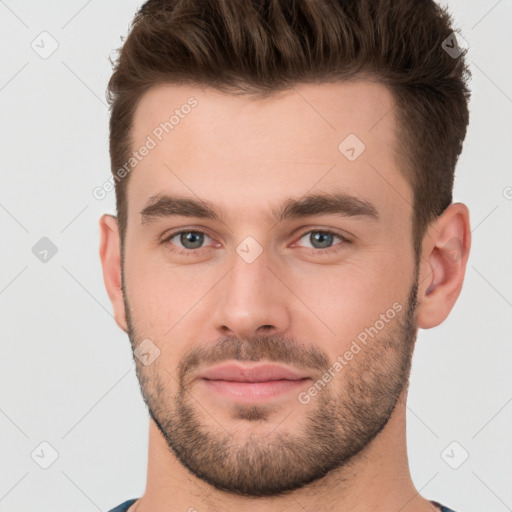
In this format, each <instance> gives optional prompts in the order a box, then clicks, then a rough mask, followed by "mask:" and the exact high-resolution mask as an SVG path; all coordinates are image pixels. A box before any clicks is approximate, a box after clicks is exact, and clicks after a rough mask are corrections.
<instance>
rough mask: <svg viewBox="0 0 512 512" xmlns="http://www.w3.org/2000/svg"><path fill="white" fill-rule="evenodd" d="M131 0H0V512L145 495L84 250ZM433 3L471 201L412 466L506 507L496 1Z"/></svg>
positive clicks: (100, 504) (116, 357)
mask: <svg viewBox="0 0 512 512" xmlns="http://www.w3.org/2000/svg"><path fill="white" fill-rule="evenodd" d="M138 6H139V2H135V1H133V0H132V1H126V0H124V1H121V0H110V1H108V2H100V1H98V0H96V1H90V0H89V2H86V1H83V0H74V1H69V0H68V1H64V0H60V1H56V0H54V1H53V2H37V3H36V2H20V1H15V0H5V1H0V23H1V26H0V43H1V45H0V48H1V51H2V59H1V63H2V64H1V72H0V114H1V115H0V130H1V131H0V137H1V138H0V140H1V150H2V158H1V167H0V172H1V173H2V180H3V186H2V187H1V189H0V221H1V223H2V224H1V225H2V230H3V236H2V240H3V244H2V250H1V255H2V256H1V257H2V264H1V274H0V303H1V307H2V312H3V315H2V322H1V326H2V329H1V352H0V354H1V355H0V379H1V386H0V429H1V430H0V431H1V438H0V443H1V445H0V448H1V456H0V511H1V512H15V511H28V510H36V509H37V510H39V511H40V512H49V511H52V512H54V511H56V510H62V511H64V510H70V511H71V510H73V511H83V512H89V511H90V512H94V511H95V510H101V511H105V510H109V509H110V508H111V507H114V506H115V505H118V504H119V503H121V502H122V501H125V500H126V499H129V498H135V497H139V496H141V495H142V493H143V491H144V487H145V478H146V463H147V427H148V416H147V412H146V409H145V407H144V404H143V401H142V398H141V395H140V391H139V387H138V382H137V379H136V376H135V371H134V364H133V362H132V357H131V350H130V345H129V341H128V338H127V336H126V335H125V334H124V333H123V332H122V331H121V330H120V329H119V328H118V327H117V326H116V324H115V322H114V320H113V318H112V316H111V305H110V302H109V299H108V296H107V294H106V291H105V289H104V284H103V279H102V274H101V267H100V260H99V256H98V246H99V228H98V219H99V217H100V215H101V214H102V213H104V212H110V213H115V210H114V205H115V203H114V193H113V192H111V193H110V194H109V195H108V196H107V198H105V199H104V200H102V201H99V200H96V199H95V198H93V196H92V189H93V188H94V187H95V186H97V185H101V184H102V183H103V182H104V181H105V180H107V179H108V178H109V176H110V170H109V165H110V163H109V156H108V110H107V106H106V101H105V88H106V84H107V81H108V78H109V77H110V74H111V66H110V63H109V61H108V56H109V55H110V56H112V57H114V50H115V49H116V48H118V47H119V46H120V44H121V40H120V37H121V36H122V35H123V36H124V35H125V34H126V33H127V30H128V26H129V23H130V21H131V19H132V17H133V15H134V13H135V11H136V8H137V7H138ZM448 6H449V8H450V10H451V12H452V13H453V15H454V18H455V20H456V26H457V27H459V28H460V29H461V31H462V34H463V36H464V38H465V39H466V40H467V41H468V43H469V46H470V49H469V61H470V65H471V70H472V73H473V79H472V82H471V89H472V100H471V104H470V109H471V120H470V127H469V133H468V135H467V138H466V142H465V147H464V151H463V155H462V157H461V159H460V161H459V164H458V167H457V171H456V184H455V191H454V200H455V201H462V202H464V203H466V204H467V205H468V207H469V208H470V212H471V224H472V235H473V247H472V251H471V255H470V258H469V263H468V269H467V275H466V281H465V284H464V288H463V291H462V294H461V296H460V298H459V300H458V302H457V304H456V306H455V308H454V310H453V312H452V314H451V315H450V317H449V318H448V319H447V320H446V321H445V322H444V323H443V324H442V325H441V326H439V327H436V328H434V329H432V330H430V331H420V334H419V340H418V344H417V349H416V353H415V355H414V360H413V370H412V375H411V387H410V393H409V402H408V403H409V409H408V424H407V435H408V446H409V458H410V467H411V473H412V476H413V480H414V483H415V485H416V487H417V488H418V490H420V492H421V494H422V495H424V496H425V497H427V498H430V499H435V500H437V501H440V502H441V503H444V504H446V505H448V506H450V507H451V508H453V509H454V510H456V511H457V512H480V511H483V510H489V511H490V510H492V511H495V512H505V511H507V510H512V485H511V483H512V379H511V367H512V364H511V361H512V336H511V334H512V271H511V265H512V257H511V255H512V251H511V249H512V228H511V220H512V200H511V197H512V189H511V188H510V187H512V173H511V166H510V148H511V144H512V137H511V136H512V128H511V126H512V124H511V118H512V73H511V67H510V60H509V57H510V49H511V48H512V31H511V30H510V27H511V23H512V2H511V0H501V1H496V0H485V1H482V0H478V1H469V0H452V1H450V2H448ZM43 31H47V32H48V33H49V34H51V37H52V38H54V39H55V40H56V41H57V42H58V45H59V46H58V48H57V50H56V51H55V52H54V53H53V54H52V55H51V56H50V57H48V58H47V59H42V58H41V57H40V56H39V55H38V54H37V53H36V52H35V51H34V50H33V49H32V48H31V43H32V41H33V40H36V43H37V41H40V39H37V38H38V36H39V34H40V33H41V32H43ZM44 37H47V36H44ZM39 44H41V43H39ZM49 45H50V40H49V39H48V40H47V41H46V43H45V48H47V49H48V48H49V47H50V46H49ZM507 187H509V188H507ZM507 191H508V194H507ZM507 197H508V199H507ZM42 237H48V238H49V239H50V240H51V241H52V242H53V243H54V244H55V246H56V247H57V250H58V252H57V254H56V255H55V256H54V257H53V258H51V259H50V260H49V261H48V262H46V263H43V262H41V261H40V260H39V259H37V258H36V257H35V256H34V254H33V253H32V247H33V246H34V245H35V244H36V243H37V242H38V241H39V240H40V239H41V238H42ZM43 441H46V442H48V443H50V445H51V446H52V447H54V449H55V450H56V451H57V452H58V454H59V456H58V459H57V460H56V461H55V462H54V463H53V464H52V465H51V466H50V467H49V468H48V469H42V468H41V467H39V465H37V464H36V463H35V462H34V460H33V459H32V458H31V453H32V452H33V451H34V450H35V449H36V448H38V447H39V445H40V443H41V442H43ZM452 441H457V443H459V444H460V445H461V446H462V447H463V449H464V450H466V451H467V452H468V453H469V458H468V459H467V460H466V461H465V462H464V463H463V464H462V465H461V466H460V467H459V468H458V469H452V468H450V467H449V466H448V465H447V463H446V462H445V461H444V460H443V458H442V457H441V453H442V452H443V450H444V449H445V448H446V447H447V446H448V445H449V444H450V443H451V442H452ZM39 449H40V448H39ZM457 450H459V451H457ZM460 450H461V448H457V447H456V448H455V451H454V452H453V456H454V457H455V458H456V457H459V456H460ZM45 453H46V455H45V456H48V454H49V453H50V450H49V449H48V448H47V449H46V451H45Z"/></svg>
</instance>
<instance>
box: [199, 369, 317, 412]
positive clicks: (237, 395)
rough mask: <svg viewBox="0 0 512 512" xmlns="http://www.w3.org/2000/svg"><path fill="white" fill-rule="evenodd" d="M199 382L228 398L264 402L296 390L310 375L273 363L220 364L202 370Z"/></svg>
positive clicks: (239, 401) (235, 400)
mask: <svg viewBox="0 0 512 512" xmlns="http://www.w3.org/2000/svg"><path fill="white" fill-rule="evenodd" d="M199 379H200V380H199V382H200V383H202V384H203V385H204V386H206V389H208V390H209V391H211V392H214V393H216V394H218V395H220V396H222V397H224V398H227V399H228V400H230V401H232V402H233V401H234V402H238V403H243V402H248V401H249V402H264V401H267V400H269V399H271V398H275V397H278V396H282V395H285V394H288V393H291V392H292V391H295V392H297V391H298V390H299V389H300V388H301V387H303V386H304V383H305V382H307V381H309V380H310V377H309V376H307V375H303V374H300V373H298V372H297V371H294V370H292V369H290V368H287V367H284V366H279V365H275V364H259V365H256V366H247V365H240V364H233V363H229V364H223V365H220V366H215V367H213V368H209V369H208V370H206V371H204V372H203V373H202V374H201V375H200V377H199Z"/></svg>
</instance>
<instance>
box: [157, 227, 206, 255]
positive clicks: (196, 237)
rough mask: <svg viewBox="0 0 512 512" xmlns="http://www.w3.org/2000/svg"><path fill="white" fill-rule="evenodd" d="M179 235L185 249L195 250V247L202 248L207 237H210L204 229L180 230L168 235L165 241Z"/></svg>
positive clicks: (169, 240)
mask: <svg viewBox="0 0 512 512" xmlns="http://www.w3.org/2000/svg"><path fill="white" fill-rule="evenodd" d="M176 237H179V243H180V244H181V245H182V247H183V248H184V249H187V250H188V251H193V250H195V249H201V248H202V247H201V245H202V244H203V243H204V239H205V237H207V238H210V237H209V236H208V235H207V234H206V233H203V232H202V231H192V230H189V231H178V232H176V233H173V234H171V235H170V236H169V237H167V238H166V239H165V240H164V242H171V240H172V239H173V238H176Z"/></svg>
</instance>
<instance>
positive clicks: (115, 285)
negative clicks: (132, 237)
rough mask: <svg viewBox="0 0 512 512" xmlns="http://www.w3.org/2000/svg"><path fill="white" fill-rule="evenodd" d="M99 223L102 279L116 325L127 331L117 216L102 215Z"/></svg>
mask: <svg viewBox="0 0 512 512" xmlns="http://www.w3.org/2000/svg"><path fill="white" fill-rule="evenodd" d="M99 225H100V259H101V266H102V268H103V281H104V283H105V288H106V289H107V293H108V296H109V298H110V302H111V303H112V307H113V310H114V318H115V320H116V323H117V325H118V326H119V327H120V328H121V329H122V330H123V331H124V332H128V326H127V322H126V311H125V307H124V300H123V291H122V283H121V251H120V239H119V229H118V224H117V218H116V217H114V216H113V215H108V214H105V215H102V217H101V218H100V221H99Z"/></svg>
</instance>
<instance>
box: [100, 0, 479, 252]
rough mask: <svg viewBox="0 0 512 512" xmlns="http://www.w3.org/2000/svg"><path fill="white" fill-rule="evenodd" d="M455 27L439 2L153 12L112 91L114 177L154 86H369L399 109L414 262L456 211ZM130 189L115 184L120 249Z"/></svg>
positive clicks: (221, 2)
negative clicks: (141, 104)
mask: <svg viewBox="0 0 512 512" xmlns="http://www.w3.org/2000/svg"><path fill="white" fill-rule="evenodd" d="M451 24H452V20H451V17H450V16H449V14H448V13H447V12H446V10H445V9H443V8H441V7H440V6H438V5H437V4H436V3H434V1H432V0H149V1H147V2H146V3H145V4H144V5H143V6H142V7H141V8H140V10H139V11H138V12H137V14H136V16H135V18H134V20H133V22H132V25H131V28H130V32H129V34H128V37H127V38H126V40H125V42H124V44H123V45H122V47H121V48H120V49H119V50H118V58H117V60H116V62H115V66H114V72H113V75H112V77H111V78H110V81H109V83H108V100H109V104H110V107H111V117H110V156H111V168H112V173H114V174H115V172H116V169H119V168H121V167H122V166H123V165H125V164H126V162H127V161H128V160H129V158H130V155H131V152H132V151H133V148H132V139H131V135H132V123H133V116H134V112H135V109H136V106H137V103H138V101H139V100H140V98H141V97H142V95H143V94H144V93H145V92H147V91H148V89H149V88H150V87H152V86H154V85H157V84H163V83H169V84H175V85H183V84H190V85H195V86H208V87H211V88H214V89H217V90H219V91H222V92H227V93H230V94H248V95H251V96H256V97H265V96H268V95H271V94H272V93H273V92H278V91H281V90H285V89H288V88H291V87H292V86H294V85H296V84H300V83H322V82H337V81H343V80H350V79H354V78H358V77H369V78H370V79H372V80H374V81H376V82H379V83H381V84H383V85H385V86H387V87H388V88H389V90H390V91H391V93H392V94H393V97H394V99H395V102H396V107H397V108H396V109H395V110H396V116H397V117H396V118H397V120H398V131H399V133H397V134H396V135H397V137H399V139H400V141H401V143H402V146H403V147H404V148H405V153H404V154H403V155H400V158H402V160H401V161H403V163H404V165H403V166H402V167H403V170H402V172H404V175H405V176H406V178H407V179H408V181H409V183H410V184H411V187H412V190H413V197H414V204H413V208H414V216H413V240H414V248H415V253H416V257H417V258H418V254H419V251H420V250H421V241H422V239H423V236H424V234H425V231H426V228H427V227H428V225H429V224H430V222H431V221H432V220H434V219H435V218H436V217H437V216H438V215H440V214H441V213H442V212H443V211H444V209H445V208H446V207H447V206H448V205H449V204H450V203H451V202H452V189H453V180H454V172H455V165H456V163H457V160H458V157H459V154H460V152H461V150H462V143H463V140H464V138H465V135H466V128H467V124H468V121H469V112H468V100H469V95H470V93H469V90H468V88H467V79H468V78H469V76H470V73H469V70H468V68H467V66H466V64H465V59H464V56H465V52H462V53H461V54H460V55H458V56H454V55H453V54H451V55H450V54H449V53H448V52H447V51H445V49H444V48H443V42H446V40H447V39H448V38H450V37H452V38H453V37H454V36H453V34H454V30H453V29H452V27H451ZM449 41H451V44H449V46H450V47H453V44H454V43H453V39H449ZM445 44H446V43H445ZM127 182H128V177H126V178H124V179H122V180H116V182H115V187H116V201H117V216H118V222H119V228H120V236H121V247H123V245H124V236H125V233H126V223H127V199H126V186H127Z"/></svg>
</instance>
